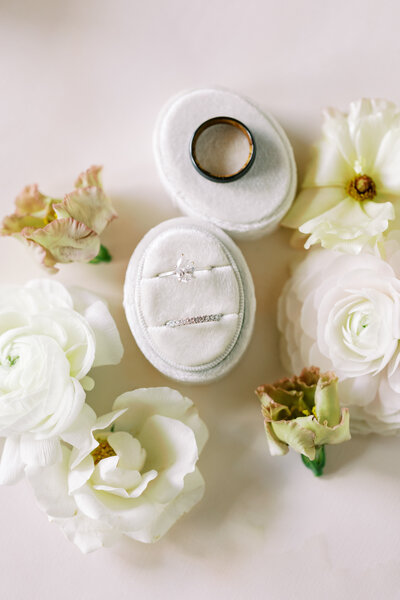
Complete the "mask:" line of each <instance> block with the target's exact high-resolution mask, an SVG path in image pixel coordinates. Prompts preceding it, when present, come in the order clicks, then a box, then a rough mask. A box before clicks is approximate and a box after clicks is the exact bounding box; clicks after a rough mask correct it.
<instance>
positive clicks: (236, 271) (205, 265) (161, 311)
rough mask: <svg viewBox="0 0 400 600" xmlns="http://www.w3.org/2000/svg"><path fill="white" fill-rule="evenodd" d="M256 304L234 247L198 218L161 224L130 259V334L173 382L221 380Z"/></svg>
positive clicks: (238, 352) (239, 349)
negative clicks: (178, 267)
mask: <svg viewBox="0 0 400 600" xmlns="http://www.w3.org/2000/svg"><path fill="white" fill-rule="evenodd" d="M182 255H183V258H182V259H181V257H182ZM180 259H181V260H180ZM178 263H179V264H180V265H181V271H179V269H178V270H176V266H177V264H178ZM179 264H178V266H179ZM182 265H183V266H182ZM255 304H256V302H255V295H254V286H253V281H252V278H251V274H250V271H249V269H248V267H247V264H246V262H245V260H244V258H243V255H242V253H241V252H240V250H239V248H238V247H237V246H236V244H235V243H234V242H233V241H232V240H231V238H230V237H229V236H227V235H226V234H225V233H224V232H223V231H221V230H220V229H218V228H217V227H215V226H213V225H210V224H207V223H205V222H204V221H199V220H197V219H190V218H185V217H181V218H177V219H171V220H169V221H165V222H163V223H161V224H160V225H158V226H156V227H154V228H153V229H151V230H150V231H149V232H148V233H147V234H146V235H145V236H144V238H143V239H142V240H141V242H140V243H139V244H138V246H137V247H136V249H135V251H134V253H133V254H132V257H131V259H130V262H129V266H128V270H127V273H126V279H125V288H124V308H125V312H126V316H127V319H128V323H129V325H130V328H131V330H132V333H133V336H134V337H135V339H136V342H137V344H138V346H139V348H140V349H141V351H142V352H143V354H144V355H145V356H146V358H147V359H148V360H149V361H150V362H151V363H152V364H153V365H154V366H155V367H156V368H157V369H158V370H159V371H161V372H162V373H164V374H165V375H167V376H168V377H171V378H172V379H175V380H177V381H184V382H191V383H207V382H209V381H212V380H215V379H218V378H220V377H223V376H224V375H226V374H227V373H228V372H229V371H230V369H232V368H233V367H234V366H235V365H236V364H237V362H238V361H239V359H240V358H241V356H242V354H243V353H244V351H245V349H246V347H247V345H248V343H249V341H250V338H251V334H252V330H253V325H254V316H255ZM188 320H189V321H188Z"/></svg>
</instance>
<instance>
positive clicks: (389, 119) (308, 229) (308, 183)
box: [283, 99, 400, 254]
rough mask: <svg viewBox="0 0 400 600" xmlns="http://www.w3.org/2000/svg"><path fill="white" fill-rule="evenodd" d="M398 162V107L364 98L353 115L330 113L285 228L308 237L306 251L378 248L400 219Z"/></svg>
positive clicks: (354, 106)
mask: <svg viewBox="0 0 400 600" xmlns="http://www.w3.org/2000/svg"><path fill="white" fill-rule="evenodd" d="M399 164H400V112H399V111H398V109H397V108H396V106H395V105H394V104H392V103H390V102H387V101H385V100H365V99H364V100H359V101H357V102H353V103H351V104H350V109H349V113H348V115H346V114H343V113H342V112H340V111H338V110H334V109H329V110H326V111H325V112H324V124H323V139H322V140H321V141H320V143H319V144H317V145H316V147H315V154H314V158H313V161H312V163H311V165H310V168H309V170H308V172H307V174H306V177H305V181H304V184H303V189H302V190H301V191H300V194H299V196H298V197H297V200H296V201H295V203H294V205H293V207H292V208H291V210H290V211H289V213H288V214H287V215H286V217H285V219H284V220H283V225H285V226H287V227H291V228H295V229H299V231H300V232H301V233H302V234H305V235H306V236H307V240H306V243H305V247H306V248H309V247H310V246H312V245H314V244H318V243H319V244H321V246H323V247H324V248H331V249H334V250H340V251H345V252H350V253H353V254H358V253H359V252H360V251H361V250H362V248H363V247H365V246H368V245H369V246H374V245H375V244H376V243H377V242H378V241H379V240H380V239H381V237H382V234H383V232H385V231H386V230H387V229H388V227H389V222H390V221H393V220H395V219H396V217H397V218H400V204H399V201H400V170H399ZM396 212H397V213H398V214H397V215H396ZM391 226H392V228H398V227H397V223H396V222H392V223H391Z"/></svg>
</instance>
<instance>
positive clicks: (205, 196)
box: [154, 88, 297, 238]
mask: <svg viewBox="0 0 400 600" xmlns="http://www.w3.org/2000/svg"><path fill="white" fill-rule="evenodd" d="M222 115H224V116H228V117H233V118H235V119H237V120H239V121H241V122H242V123H244V124H245V125H246V127H248V128H249V130H250V131H251V133H252V135H253V137H254V140H255V143H256V148H257V152H256V156H255V160H254V164H253V165H252V167H251V169H250V170H249V171H248V172H247V173H246V174H245V175H244V176H243V177H241V178H240V179H238V180H236V181H232V182H229V183H219V182H215V181H210V180H208V179H206V178H205V177H203V176H202V175H201V174H200V173H199V172H198V171H197V170H196V169H195V168H194V167H193V164H192V160H191V156H190V143H191V139H192V136H193V134H194V132H195V131H196V129H197V128H198V127H199V126H200V125H201V124H202V123H203V122H204V121H207V120H208V119H211V118H213V117H218V116H222ZM154 154H155V158H156V163H157V168H158V172H159V174H160V177H161V180H162V182H163V184H164V186H165V188H166V190H167V192H168V194H169V195H170V197H171V198H172V200H173V202H174V203H175V204H176V205H177V206H178V208H179V209H180V210H181V211H182V212H183V213H184V214H186V215H188V216H192V217H196V218H200V219H205V220H207V222H212V223H214V224H215V225H217V226H218V227H220V228H222V229H224V230H225V231H226V232H227V233H229V234H230V235H232V236H233V237H236V238H251V237H252V238H256V237H260V236H262V235H265V234H267V233H270V232H271V231H273V230H274V229H275V228H276V227H277V226H278V224H279V222H280V220H281V219H282V218H283V216H284V215H285V214H286V212H287V211H288V210H289V208H290V206H291V204H292V202H293V199H294V195H295V192H296V186H297V174H296V163H295V160H294V155H293V150H292V147H291V145H290V142H289V140H288V138H287V136H286V134H285V132H284V131H283V129H282V127H281V126H280V125H279V123H278V122H277V121H276V120H275V119H274V118H273V117H272V116H271V115H270V114H267V113H264V112H262V111H260V110H259V109H258V108H257V107H256V106H255V105H254V104H253V103H251V102H250V101H248V100H247V99H245V98H243V97H241V96H239V95H237V94H234V93H232V92H229V91H227V90H223V89H218V88H206V89H197V90H191V91H186V92H183V93H181V94H179V95H178V96H175V97H174V98H172V99H171V100H170V101H169V102H168V104H167V105H166V106H165V107H164V109H163V110H162V111H161V113H160V115H159V117H158V120H157V123H156V127H155V132H154Z"/></svg>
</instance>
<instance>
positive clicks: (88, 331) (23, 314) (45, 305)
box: [0, 279, 123, 483]
mask: <svg viewBox="0 0 400 600" xmlns="http://www.w3.org/2000/svg"><path fill="white" fill-rule="evenodd" d="M122 352H123V349H122V345H121V341H120V337H119V334H118V330H117V328H116V325H115V323H114V321H113V319H112V317H111V315H110V313H109V311H108V309H107V307H106V305H105V304H104V302H102V301H101V300H100V299H99V298H98V297H96V296H94V295H92V294H90V293H89V292H86V291H84V290H79V289H72V290H71V291H68V290H67V289H66V288H65V287H64V286H63V285H62V284H61V283H58V282H55V281H50V280H48V279H39V280H34V281H31V282H29V283H27V284H26V285H24V286H17V285H0V447H1V448H2V452H1V459H0V483H13V482H14V481H16V480H17V479H18V478H19V477H20V476H21V475H22V474H23V470H24V466H25V465H27V464H40V465H44V464H48V463H50V462H54V461H55V460H57V459H58V458H59V457H60V455H61V448H60V441H59V438H60V437H63V435H64V432H66V431H67V430H68V429H69V428H70V427H71V426H72V425H74V426H76V425H75V422H76V421H77V419H78V421H79V419H80V418H81V411H82V407H83V405H84V402H85V389H91V388H92V387H93V384H94V382H93V380H92V379H91V378H90V377H88V372H89V371H90V369H91V368H92V367H94V366H100V365H106V364H116V363H118V362H119V361H120V360H121V357H122Z"/></svg>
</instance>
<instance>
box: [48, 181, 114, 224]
mask: <svg viewBox="0 0 400 600" xmlns="http://www.w3.org/2000/svg"><path fill="white" fill-rule="evenodd" d="M54 210H55V212H56V213H57V216H58V217H59V218H68V217H71V218H72V219H75V220H76V221H79V222H80V223H84V224H85V225H86V226H87V227H88V228H89V229H92V230H93V231H95V232H96V233H97V234H98V235H100V234H101V233H102V232H103V231H104V229H105V228H106V227H107V225H108V224H109V223H110V222H111V221H112V220H113V219H115V218H116V217H117V213H116V212H115V210H114V208H113V206H112V204H111V201H110V200H109V199H108V198H107V196H106V195H105V193H104V192H103V190H102V189H101V188H98V187H87V188H79V189H77V190H75V191H73V192H71V193H70V194H67V195H66V196H65V198H64V200H63V201H62V202H61V203H59V204H55V205H54Z"/></svg>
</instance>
